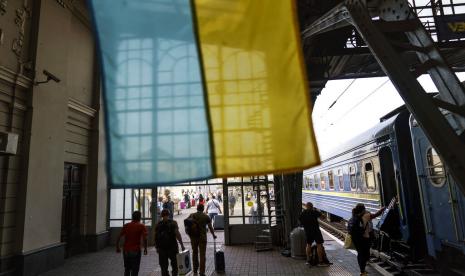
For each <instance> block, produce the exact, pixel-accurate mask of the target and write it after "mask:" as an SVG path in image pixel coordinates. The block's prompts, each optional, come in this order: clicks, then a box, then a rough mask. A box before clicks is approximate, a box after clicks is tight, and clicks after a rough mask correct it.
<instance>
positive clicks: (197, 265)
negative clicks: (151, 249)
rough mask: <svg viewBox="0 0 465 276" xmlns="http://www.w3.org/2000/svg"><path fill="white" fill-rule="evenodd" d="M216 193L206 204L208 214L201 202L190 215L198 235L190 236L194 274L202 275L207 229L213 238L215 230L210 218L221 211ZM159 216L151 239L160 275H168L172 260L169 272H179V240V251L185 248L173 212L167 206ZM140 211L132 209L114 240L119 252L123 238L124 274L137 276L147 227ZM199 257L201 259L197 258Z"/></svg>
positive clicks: (145, 253)
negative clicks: (177, 257) (128, 218)
mask: <svg viewBox="0 0 465 276" xmlns="http://www.w3.org/2000/svg"><path fill="white" fill-rule="evenodd" d="M215 202H217V200H216V199H215V196H212V200H210V202H209V204H208V205H207V210H206V211H207V212H208V215H207V214H206V213H205V212H204V210H205V206H204V205H203V204H198V205H197V212H196V213H193V214H191V215H190V216H189V217H190V218H192V219H193V220H194V221H195V222H196V223H197V225H198V230H199V233H198V235H190V236H189V237H190V240H191V245H192V264H193V270H194V274H197V272H199V273H200V276H202V275H205V261H206V257H205V254H206V248H207V227H208V229H209V230H210V232H211V234H212V236H213V238H214V239H216V235H215V231H214V230H213V226H212V219H214V217H215V215H214V214H215V213H216V214H217V213H218V212H219V213H221V208H220V206H219V204H218V203H216V204H218V206H215ZM160 216H161V219H160V221H159V222H158V223H157V225H156V226H155V231H154V233H155V234H154V241H155V248H156V250H157V253H158V261H159V264H160V267H161V272H162V275H163V276H165V275H170V274H169V272H168V267H169V263H171V269H172V272H171V275H177V274H178V265H177V260H176V255H177V254H178V253H179V248H178V242H179V245H180V246H181V250H183V251H184V250H185V246H184V243H183V240H182V236H181V234H180V232H179V227H178V224H177V222H176V221H174V220H173V219H172V213H171V211H170V210H169V209H168V208H165V209H163V210H162V211H161V215H160ZM140 221H141V213H140V211H135V212H134V213H133V214H132V221H131V222H130V223H127V224H125V225H124V226H123V229H122V230H121V233H120V235H119V236H118V239H117V241H116V252H118V253H120V252H121V248H120V241H121V238H123V237H124V247H123V260H124V275H125V276H133V275H138V272H139V267H140V260H141V255H142V253H141V241H142V247H143V254H144V255H147V244H148V242H147V235H148V234H147V228H146V227H145V225H144V224H142V223H141V222H140ZM199 257H200V258H199Z"/></svg>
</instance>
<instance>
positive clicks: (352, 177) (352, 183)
mask: <svg viewBox="0 0 465 276" xmlns="http://www.w3.org/2000/svg"><path fill="white" fill-rule="evenodd" d="M349 177H350V189H351V190H356V189H357V180H356V176H355V166H354V165H350V167H349Z"/></svg>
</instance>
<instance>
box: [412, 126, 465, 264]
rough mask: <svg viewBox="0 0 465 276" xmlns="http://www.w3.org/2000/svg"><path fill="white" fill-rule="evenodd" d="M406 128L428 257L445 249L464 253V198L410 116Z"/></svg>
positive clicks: (436, 255) (436, 254)
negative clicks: (422, 216)
mask: <svg viewBox="0 0 465 276" xmlns="http://www.w3.org/2000/svg"><path fill="white" fill-rule="evenodd" d="M410 127H411V131H412V141H413V147H414V156H415V163H416V168H417V172H418V182H419V187H420V195H421V203H422V206H423V214H424V220H425V228H426V229H425V230H426V239H427V246H428V254H429V255H430V256H433V257H438V254H441V252H443V251H444V250H445V248H446V247H451V248H455V249H457V250H460V251H462V252H463V253H465V225H464V223H465V196H464V195H463V194H462V193H461V191H460V190H459V189H458V187H457V185H456V183H455V181H454V179H453V178H452V177H451V176H450V175H449V174H448V173H447V168H444V166H443V163H442V161H441V159H440V157H439V156H438V155H437V153H436V151H435V150H434V148H433V147H432V146H431V143H430V142H429V141H428V139H427V138H426V136H425V134H424V132H423V131H422V129H421V128H420V127H419V126H418V124H417V123H416V121H415V120H414V119H413V117H412V118H411V119H410Z"/></svg>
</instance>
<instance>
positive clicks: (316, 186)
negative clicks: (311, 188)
mask: <svg viewBox="0 0 465 276" xmlns="http://www.w3.org/2000/svg"><path fill="white" fill-rule="evenodd" d="M313 180H315V190H318V187H319V186H320V184H319V183H320V181H318V175H316V174H315V175H313Z"/></svg>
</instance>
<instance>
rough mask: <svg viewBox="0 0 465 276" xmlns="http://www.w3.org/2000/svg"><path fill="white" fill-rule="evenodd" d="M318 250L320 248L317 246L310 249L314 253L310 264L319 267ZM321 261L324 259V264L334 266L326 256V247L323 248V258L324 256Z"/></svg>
mask: <svg viewBox="0 0 465 276" xmlns="http://www.w3.org/2000/svg"><path fill="white" fill-rule="evenodd" d="M317 248H318V247H317V245H312V247H311V248H310V250H311V252H312V256H311V257H310V264H311V265H318V263H319V262H320V261H319V258H318V250H317ZM321 259H322V263H323V264H333V263H331V262H330V261H329V260H328V256H326V250H325V249H324V247H323V256H322V258H321Z"/></svg>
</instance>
